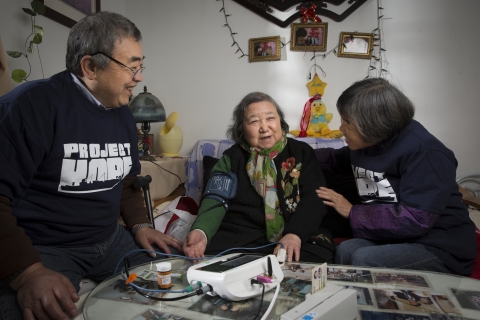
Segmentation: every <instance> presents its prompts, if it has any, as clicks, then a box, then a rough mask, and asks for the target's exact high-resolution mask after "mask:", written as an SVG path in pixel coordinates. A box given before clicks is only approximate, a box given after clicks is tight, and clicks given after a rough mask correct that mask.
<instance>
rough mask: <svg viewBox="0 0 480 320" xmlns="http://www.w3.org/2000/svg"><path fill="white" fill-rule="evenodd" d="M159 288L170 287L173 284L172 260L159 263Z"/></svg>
mask: <svg viewBox="0 0 480 320" xmlns="http://www.w3.org/2000/svg"><path fill="white" fill-rule="evenodd" d="M157 273H158V288H159V289H168V288H170V287H171V286H172V264H171V263H170V262H160V263H157Z"/></svg>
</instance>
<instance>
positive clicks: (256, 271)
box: [187, 253, 283, 301]
mask: <svg viewBox="0 0 480 320" xmlns="http://www.w3.org/2000/svg"><path fill="white" fill-rule="evenodd" d="M269 272H270V275H271V277H269V278H268V279H270V278H271V281H272V282H271V283H268V282H267V283H264V285H265V292H267V291H269V290H271V289H273V288H275V287H276V286H277V285H280V282H281V281H282V280H283V272H282V269H281V268H280V265H279V264H278V260H277V257H276V256H274V255H268V256H261V255H256V254H245V253H233V254H229V255H225V256H221V257H217V258H213V259H211V260H208V261H204V262H201V263H199V264H196V265H194V266H192V267H190V268H189V269H188V271H187V279H188V281H189V283H194V282H197V281H200V282H202V283H206V284H209V285H210V286H211V287H212V288H213V290H212V291H211V292H208V294H209V295H212V296H215V295H219V296H220V297H222V298H224V299H227V300H231V301H239V300H245V299H248V298H250V297H253V296H256V295H259V294H261V293H262V290H263V286H262V285H260V284H252V283H251V280H252V279H257V277H263V276H265V275H266V274H268V273H269Z"/></svg>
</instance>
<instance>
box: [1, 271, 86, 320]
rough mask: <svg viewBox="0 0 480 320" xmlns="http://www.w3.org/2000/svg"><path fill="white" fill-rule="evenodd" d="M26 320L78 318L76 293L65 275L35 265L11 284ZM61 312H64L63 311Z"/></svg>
mask: <svg viewBox="0 0 480 320" xmlns="http://www.w3.org/2000/svg"><path fill="white" fill-rule="evenodd" d="M10 287H11V288H12V289H13V290H15V291H17V301H18V304H19V305H20V308H22V310H23V317H24V318H25V320H35V319H42V320H43V319H54V320H56V319H58V320H63V319H69V318H73V317H74V316H75V315H77V313H78V310H77V307H75V304H74V302H77V301H78V299H79V297H78V295H77V290H75V287H74V286H73V285H72V284H71V283H70V280H68V279H67V277H65V276H64V275H62V274H60V273H58V272H55V271H52V270H50V269H47V268H45V267H44V266H43V265H42V264H41V263H40V262H37V263H35V264H33V265H31V266H30V267H28V268H27V269H25V271H23V272H22V273H21V274H20V275H19V276H18V277H17V278H15V279H14V280H13V281H12V282H11V283H10ZM62 309H63V310H62Z"/></svg>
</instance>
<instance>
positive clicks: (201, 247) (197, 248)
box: [183, 230, 207, 258]
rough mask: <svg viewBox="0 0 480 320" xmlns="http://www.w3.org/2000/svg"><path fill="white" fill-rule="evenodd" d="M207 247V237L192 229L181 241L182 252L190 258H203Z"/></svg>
mask: <svg viewBox="0 0 480 320" xmlns="http://www.w3.org/2000/svg"><path fill="white" fill-rule="evenodd" d="M206 248H207V239H205V236H204V235H203V233H202V232H201V231H198V230H193V231H190V233H189V234H188V235H187V238H186V239H185V241H184V242H183V252H184V253H185V254H186V255H187V256H188V257H190V258H203V257H204V256H205V255H204V253H205V249H206Z"/></svg>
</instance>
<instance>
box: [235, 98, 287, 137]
mask: <svg viewBox="0 0 480 320" xmlns="http://www.w3.org/2000/svg"><path fill="white" fill-rule="evenodd" d="M261 101H268V102H271V103H272V104H273V105H274V106H275V108H276V109H277V113H278V115H279V116H280V125H281V127H282V130H283V131H284V132H285V133H287V132H288V130H289V127H288V124H287V122H286V121H285V115H284V113H283V111H282V109H281V108H280V106H279V105H278V104H277V103H276V102H275V100H273V98H272V97H270V96H269V95H268V94H266V93H262V92H252V93H249V94H247V95H246V96H245V97H244V98H243V99H242V101H240V103H239V104H238V105H237V106H236V107H235V109H233V116H232V124H231V125H230V126H229V127H228V130H227V138H228V139H230V140H233V141H235V142H236V143H242V142H243V141H244V135H243V120H244V118H245V110H246V109H247V107H248V106H249V105H251V104H252V103H255V102H261Z"/></svg>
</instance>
